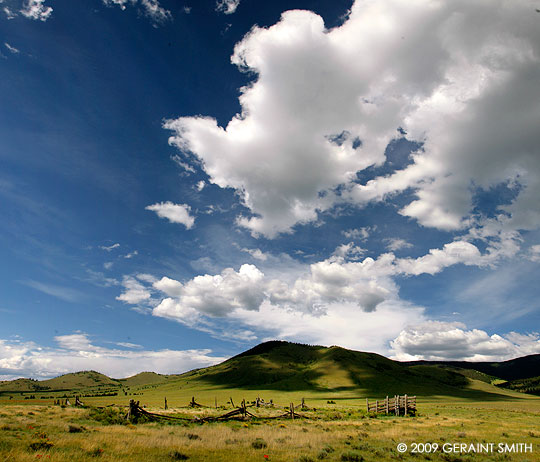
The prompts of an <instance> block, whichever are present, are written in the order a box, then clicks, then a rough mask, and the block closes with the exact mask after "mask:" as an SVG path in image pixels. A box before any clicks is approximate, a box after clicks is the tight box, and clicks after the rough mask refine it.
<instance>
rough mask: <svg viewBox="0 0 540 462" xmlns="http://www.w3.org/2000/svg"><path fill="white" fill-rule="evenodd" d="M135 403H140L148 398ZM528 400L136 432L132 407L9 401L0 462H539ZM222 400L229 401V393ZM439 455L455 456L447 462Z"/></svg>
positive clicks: (187, 412)
mask: <svg viewBox="0 0 540 462" xmlns="http://www.w3.org/2000/svg"><path fill="white" fill-rule="evenodd" d="M240 392H241V391H238V390H237V391H236V393H235V392H233V393H232V394H238V393H240ZM241 394H244V395H246V397H247V398H248V399H251V398H255V397H256V395H253V396H249V394H246V392H245V391H243V393H241ZM258 394H259V393H258ZM273 394H274V396H276V399H275V400H274V401H275V402H276V403H278V402H279V403H280V404H281V403H286V402H288V401H296V402H298V401H299V399H300V396H299V395H297V396H293V395H290V394H286V395H276V394H275V391H274V392H273ZM136 396H137V397H139V396H140V397H141V398H144V395H136ZM149 396H150V394H149ZM522 396H523V397H522V398H516V397H513V396H507V397H506V399H504V398H503V399H500V400H494V401H479V402H473V401H467V400H463V399H461V400H460V399H452V400H449V399H447V398H444V397H439V398H434V399H432V400H431V401H429V400H422V399H421V400H419V403H418V415H417V416H414V417H395V416H386V415H381V414H379V415H373V414H372V415H368V414H367V413H366V411H365V399H355V398H351V397H340V396H339V395H336V396H334V398H335V399H333V400H330V399H328V400H326V401H325V399H324V398H322V397H317V396H311V397H308V398H306V402H307V404H308V406H310V409H309V410H306V411H300V410H299V411H298V412H299V413H301V414H303V415H305V416H306V417H308V418H307V419H295V420H290V419H278V420H264V419H260V420H259V419H255V420H250V421H228V422H214V423H204V424H200V423H193V422H183V421H182V422H178V423H176V422H174V423H161V422H159V423H158V422H146V423H136V424H133V423H128V422H127V421H126V420H125V418H124V416H125V414H126V411H127V407H126V406H109V407H104V408H99V407H94V406H89V407H84V408H80V407H73V406H58V405H52V403H42V402H40V403H39V404H38V402H39V400H25V402H24V404H23V403H13V400H11V403H9V402H6V401H3V404H2V405H1V407H0V457H1V460H2V461H6V462H7V461H9V462H11V461H13V462H23V461H25V462H29V461H36V460H44V461H49V460H50V461H57V462H73V461H81V462H86V461H88V462H89V461H97V460H100V461H111V462H112V461H119V462H123V461H126V462H128V461H129V462H151V461H175V460H190V461H231V462H235V461H238V462H242V461H265V460H269V461H284V462H285V461H287V462H289V461H292V462H310V461H313V462H315V461H319V460H323V461H373V462H375V461H385V460H443V461H450V462H460V461H473V460H474V461H476V460H478V461H507V460H508V461H514V460H515V461H531V462H532V461H538V460H540V400H539V399H536V398H529V397H526V395H522ZM186 398H187V396H186ZM277 398H280V400H278V399H277ZM285 398H287V399H285ZM294 398H296V400H294ZM326 398H329V397H326ZM339 398H341V399H339ZM220 399H222V400H224V399H225V395H224V394H223V393H222V394H221V396H220ZM233 399H234V398H233ZM94 400H99V401H102V399H98V398H94ZM144 401H145V400H144V399H143V400H142V401H141V404H142V403H143V402H144ZM198 401H202V400H200V399H198ZM328 401H334V402H335V403H336V404H333V403H328ZM95 404H98V403H95ZM99 404H104V403H103V402H101V403H99ZM124 404H125V403H124ZM163 407H164V406H148V407H147V409H148V410H151V411H153V412H158V413H161V414H168V415H180V416H184V417H196V416H205V415H217V414H220V413H223V412H224V411H226V409H232V406H230V405H229V406H225V405H221V406H220V405H218V409H215V408H212V407H203V408H196V409H190V408H187V407H170V408H169V409H167V410H165V409H164V408H163ZM283 407H284V406H283ZM283 407H281V410H282V409H283ZM313 408H316V410H313ZM251 410H252V411H253V412H254V413H255V414H257V415H262V416H264V415H275V414H278V413H280V412H281V410H280V409H279V406H277V404H276V408H274V409H268V408H264V409H255V408H251ZM398 443H405V444H407V446H408V449H407V451H405V452H403V453H400V452H399V451H398V450H397V445H398ZM415 443H430V444H431V443H435V444H437V445H438V448H437V450H436V451H434V452H431V453H429V452H426V451H429V450H433V449H434V446H428V447H426V446H418V447H416V449H417V450H418V452H416V453H413V452H412V451H411V450H412V449H414V446H413V445H414V444H415ZM455 443H457V444H459V445H461V444H466V445H467V447H468V448H469V447H470V444H471V443H473V444H478V443H484V444H488V443H495V446H494V447H493V449H492V450H491V451H489V452H484V453H474V452H473V453H468V452H464V453H461V452H459V451H455V450H454V448H455V447H454V444H455ZM499 443H503V444H508V445H509V446H508V448H512V446H511V445H512V444H514V443H524V444H526V445H529V446H530V447H531V448H532V450H531V451H527V452H518V453H516V452H512V453H507V452H502V453H499V452H498V444H499ZM444 445H446V446H444ZM443 447H446V449H450V451H446V452H444V451H443ZM458 447H461V446H458ZM504 447H505V448H507V447H506V446H504ZM513 449H517V446H514V447H513Z"/></svg>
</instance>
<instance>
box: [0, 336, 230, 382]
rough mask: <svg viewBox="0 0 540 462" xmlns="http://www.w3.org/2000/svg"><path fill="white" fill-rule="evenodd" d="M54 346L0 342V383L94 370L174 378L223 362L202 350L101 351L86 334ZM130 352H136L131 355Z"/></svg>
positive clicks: (62, 339)
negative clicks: (19, 378) (173, 375)
mask: <svg viewBox="0 0 540 462" xmlns="http://www.w3.org/2000/svg"><path fill="white" fill-rule="evenodd" d="M55 340H56V342H57V343H58V346H57V347H55V348H48V347H41V346H39V345H37V344H36V343H33V342H23V341H20V340H19V341H14V340H3V339H0V379H3V380H10V379H14V378H18V377H33V378H40V379H43V378H50V377H55V376H58V375H61V374H66V373H69V372H77V371H82V370H96V371H98V372H101V373H103V374H106V375H108V376H110V377H114V378H123V377H129V376H131V375H134V374H137V373H139V372H144V371H148V370H152V371H154V372H157V373H160V374H178V373H181V372H185V371H188V370H191V369H195V368H199V367H206V366H211V365H213V364H216V363H218V362H221V361H224V360H225V359H226V358H223V357H219V356H215V355H212V351H211V350H209V349H204V350H168V349H164V350H154V351H153V350H144V349H142V348H141V347H140V346H139V345H135V344H132V343H122V342H119V343H117V345H119V346H123V347H126V348H130V350H124V349H119V348H104V347H100V346H97V345H95V344H94V343H93V342H92V340H91V339H90V336H89V335H88V334H86V333H80V332H79V333H74V334H69V335H59V336H57V337H55ZM133 348H137V350H136V351H133Z"/></svg>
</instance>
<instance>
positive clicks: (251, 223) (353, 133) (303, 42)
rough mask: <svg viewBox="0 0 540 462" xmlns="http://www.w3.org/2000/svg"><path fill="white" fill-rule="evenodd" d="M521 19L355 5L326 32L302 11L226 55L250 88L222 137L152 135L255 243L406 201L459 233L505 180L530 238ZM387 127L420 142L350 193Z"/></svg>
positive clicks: (184, 131)
mask: <svg viewBox="0 0 540 462" xmlns="http://www.w3.org/2000/svg"><path fill="white" fill-rule="evenodd" d="M530 12H531V6H530V3H529V2H528V1H526V0H495V1H492V0H478V1H475V2H470V1H468V0H456V1H452V2H432V1H428V0H414V1H403V0H380V1H377V2H372V1H356V2H354V4H353V5H352V8H351V11H350V14H349V16H348V18H347V19H346V20H345V22H344V23H343V24H342V25H341V26H339V27H336V28H334V29H331V30H328V29H326V28H325V26H324V23H323V20H322V18H321V17H320V16H318V15H316V14H314V13H312V12H308V11H288V12H286V13H284V14H283V15H282V17H281V20H280V21H279V22H278V23H277V24H275V25H273V26H271V27H268V28H261V27H255V28H253V29H252V30H251V32H250V33H249V34H247V35H246V36H245V37H244V39H243V40H242V41H241V42H240V43H238V44H237V45H236V47H235V49H234V54H233V56H232V62H233V63H234V64H235V65H237V66H238V67H239V68H240V69H246V70H249V71H251V72H253V73H254V74H256V77H257V78H256V80H255V81H254V82H253V83H251V84H249V85H246V86H245V87H244V88H243V89H242V94H241V96H240V104H241V107H242V112H241V113H240V114H237V115H236V116H235V117H234V118H233V119H232V120H231V121H230V122H229V123H228V124H227V125H226V126H225V127H220V126H218V124H217V122H216V120H215V119H214V118H211V117H181V118H179V119H176V120H169V121H167V122H166V123H165V125H164V126H165V128H167V129H169V130H172V131H173V136H172V137H171V139H170V142H171V143H172V144H174V145H176V146H178V147H179V148H180V149H181V150H182V151H184V152H186V153H192V154H194V155H195V156H196V157H197V158H198V159H199V160H200V161H201V166H202V168H204V170H205V171H206V173H207V174H208V175H209V177H210V181H211V182H213V183H215V184H217V185H219V186H220V187H223V188H225V187H231V188H234V189H236V190H237V191H238V193H239V194H240V196H241V198H242V201H243V203H244V204H245V205H246V207H248V208H249V209H250V210H251V212H252V215H248V216H239V217H238V218H237V223H238V224H239V225H240V226H244V227H246V228H248V229H250V230H251V231H252V233H253V234H254V235H261V234H262V235H265V236H267V237H270V238H273V237H275V236H277V235H278V234H279V233H286V232H292V230H293V227H294V225H296V224H297V223H307V222H313V221H315V220H316V219H317V215H318V213H319V212H320V211H324V210H328V209H329V208H331V207H332V206H334V205H335V204H336V203H339V202H343V201H346V202H353V203H356V204H358V205H360V206H362V205H365V204H367V203H368V202H370V201H385V200H391V198H392V197H393V196H394V195H396V194H400V193H401V192H404V191H406V190H409V191H412V192H413V195H414V196H413V200H411V201H409V203H408V204H406V205H405V206H403V207H402V208H401V211H400V213H401V214H403V215H405V216H408V217H411V218H414V219H415V220H417V221H418V223H420V224H421V225H423V226H428V227H435V228H439V229H443V230H459V229H462V228H467V227H468V226H469V225H470V223H471V220H470V218H471V217H470V215H471V213H472V208H473V206H472V204H473V195H474V189H475V188H481V189H484V190H488V189H489V188H491V187H493V186H496V185H499V184H501V183H505V182H508V181H510V182H514V183H515V184H518V185H519V186H520V188H521V189H520V191H519V194H518V196H517V198H516V199H515V200H514V201H513V202H512V203H511V204H510V205H506V206H504V207H501V210H504V211H505V212H506V213H507V214H509V215H510V217H511V219H510V220H509V221H508V223H507V226H509V227H512V228H513V229H532V228H537V227H538V226H540V202H539V201H538V200H537V198H538V197H539V196H540V155H539V148H538V146H540V134H539V133H540V132H539V131H538V129H537V125H538V124H537V119H538V117H537V114H538V103H537V100H536V98H533V97H531V95H534V94H535V92H536V91H537V88H538V85H539V84H540V71H539V69H540V65H539V64H540V29H539V28H538V21H537V17H536V16H535V15H533V14H531V13H530ZM399 127H401V128H403V129H404V130H405V131H406V132H407V138H408V139H410V140H415V141H417V142H419V143H421V144H422V147H421V149H419V150H418V151H417V152H415V153H413V155H412V163H411V164H410V165H408V166H406V167H405V168H402V169H401V170H398V171H396V172H394V173H392V174H388V175H385V176H381V177H376V178H373V179H372V180H371V181H368V182H367V183H366V184H358V183H357V181H356V172H358V171H361V170H363V169H366V168H367V167H370V166H377V165H381V164H382V163H383V162H384V161H385V156H384V153H385V148H386V147H387V145H388V143H389V142H390V141H392V140H393V139H395V138H396V137H398V136H401V135H399V134H398V132H397V131H396V130H397V129H398V128H399ZM300 172H301V174H300ZM338 185H345V188H342V192H341V193H338V192H335V189H334V188H336V186H338ZM473 186H474V187H473Z"/></svg>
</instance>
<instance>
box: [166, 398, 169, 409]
mask: <svg viewBox="0 0 540 462" xmlns="http://www.w3.org/2000/svg"><path fill="white" fill-rule="evenodd" d="M167 409H169V407H168V406H167V397H166V396H165V410H167Z"/></svg>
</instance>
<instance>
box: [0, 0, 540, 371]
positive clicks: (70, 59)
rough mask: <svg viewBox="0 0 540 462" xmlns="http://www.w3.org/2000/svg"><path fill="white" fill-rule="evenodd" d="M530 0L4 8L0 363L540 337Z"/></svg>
mask: <svg viewBox="0 0 540 462" xmlns="http://www.w3.org/2000/svg"><path fill="white" fill-rule="evenodd" d="M538 6H540V3H538V2H530V1H525V0H523V1H521V0H520V1H515V0H512V1H510V0H497V1H496V2H493V1H491V0H490V1H487V0H479V1H477V2H474V3H471V2H468V1H465V0H463V1H455V2H451V4H442V3H437V2H430V1H428V0H415V1H412V2H411V1H402V0H380V1H377V2H375V1H368V0H364V1H360V0H358V1H356V2H352V1H340V2H336V1H333V2H330V1H321V0H319V1H315V0H313V1H307V0H305V1H300V0H299V1H293V0H287V1H276V2H255V1H253V0H240V1H235V0H223V1H222V0H220V1H218V2H217V3H216V2H215V1H199V2H194V3H190V2H185V3H184V2H176V1H174V2H173V1H167V0H159V1H157V0H91V1H90V0H89V1H87V2H73V1H68V0H56V1H55V0H24V1H21V0H0V75H1V78H0V166H1V167H0V207H1V211H2V219H1V220H0V261H1V264H0V281H1V282H0V284H1V286H0V320H1V322H0V378H5V379H8V378H14V377H20V376H31V377H36V378H40V377H50V376H54V375H58V374H61V373H65V372H70V371H75V370H83V369H96V370H99V371H101V372H104V373H107V374H109V375H112V376H115V377H123V376H127V375H131V374H134V373H136V372H140V371H141V370H155V371H157V372H163V373H174V372H183V371H185V370H188V369H191V368H194V367H200V366H206V365H209V364H213V363H215V362H217V361H220V360H222V359H224V358H226V357H229V356H231V355H233V354H236V353H239V352H240V351H243V350H245V349H247V348H249V347H251V346H252V345H254V344H257V343H259V342H261V341H264V340H267V339H274V338H280V339H285V340H291V341H297V342H305V343H311V344H324V345H333V344H337V345H341V346H344V347H347V348H353V349H357V350H364V351H376V352H379V353H381V354H384V355H387V356H389V357H393V358H396V359H468V360H502V359H508V358H512V357H517V356H522V355H526V354H533V353H540V334H539V331H540V328H539V326H540V302H539V301H538V300H539V295H540V294H539V290H538V283H537V281H538V280H539V277H540V268H539V263H540V232H539V228H540V201H538V197H540V151H539V148H538V146H539V145H540V144H539V142H540V136H539V134H538V124H539V122H540V108H539V105H538V101H537V98H534V97H532V96H534V95H535V94H536V93H537V88H538V85H539V84H540V70H539V69H540V65H539V64H540V46H539V44H540V31H539V29H538V15H537V14H536V13H535V8H536V7H538Z"/></svg>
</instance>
